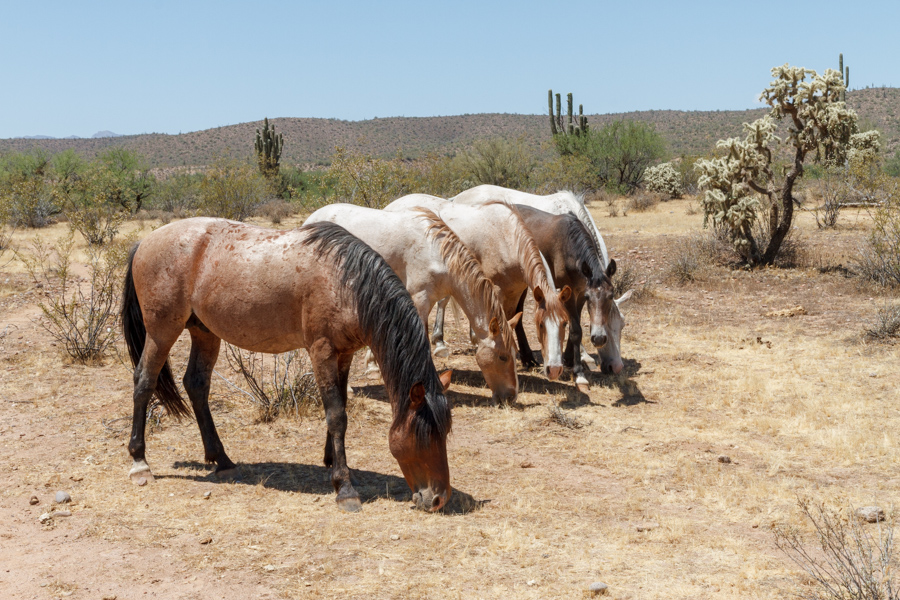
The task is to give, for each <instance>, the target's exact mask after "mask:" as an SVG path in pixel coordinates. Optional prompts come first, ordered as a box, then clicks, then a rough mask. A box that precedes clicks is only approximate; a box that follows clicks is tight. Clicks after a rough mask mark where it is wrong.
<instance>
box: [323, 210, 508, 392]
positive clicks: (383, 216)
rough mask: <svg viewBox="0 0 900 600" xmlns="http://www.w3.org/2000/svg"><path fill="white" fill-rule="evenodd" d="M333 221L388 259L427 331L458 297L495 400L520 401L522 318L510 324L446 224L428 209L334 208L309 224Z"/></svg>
mask: <svg viewBox="0 0 900 600" xmlns="http://www.w3.org/2000/svg"><path fill="white" fill-rule="evenodd" d="M328 221H330V222H332V223H337V224H338V225H340V226H342V227H344V228H345V229H347V231H349V232H350V233H352V234H353V235H355V236H356V237H358V238H359V239H360V240H362V241H363V242H365V243H366V244H368V245H369V246H370V247H371V248H372V249H373V250H375V251H376V252H378V253H379V254H380V255H381V256H382V257H383V258H384V260H385V261H387V263H388V264H389V265H390V266H391V268H392V269H393V270H394V272H395V273H396V274H397V276H398V277H400V280H401V281H403V283H404V284H405V285H406V289H407V291H408V292H409V295H410V296H411V297H412V299H413V304H415V305H416V310H418V311H419V317H421V319H422V322H423V323H424V324H425V328H426V330H427V329H428V315H429V314H430V313H431V308H432V307H433V306H434V304H435V302H437V301H438V300H440V299H441V298H444V297H446V296H448V295H449V296H451V297H453V298H454V299H455V300H456V302H457V303H458V304H459V305H460V307H461V308H462V310H463V312H464V313H465V314H466V317H468V319H469V323H470V324H471V326H472V330H473V331H474V333H475V346H476V351H475V362H477V363H478V366H479V368H481V372H482V373H484V379H485V381H486V382H487V384H488V387H490V388H491V391H492V392H493V398H494V401H504V402H505V401H510V400H514V399H515V397H516V394H517V393H518V378H517V375H516V361H515V355H516V354H515V352H516V351H515V343H514V340H513V328H514V327H515V326H516V324H517V323H518V322H519V319H520V318H521V316H522V315H520V314H519V315H516V316H514V317H513V318H512V319H510V320H509V321H507V319H506V317H505V316H504V313H503V307H502V306H501V304H500V297H499V295H498V294H497V293H496V291H495V290H494V286H493V285H492V284H491V282H490V281H489V280H488V279H487V277H485V275H484V273H483V272H482V270H481V265H480V264H478V261H477V260H476V259H475V257H474V256H473V255H472V253H471V252H469V249H468V248H466V246H465V245H464V244H463V243H462V242H461V241H460V240H459V238H458V237H457V236H456V234H454V233H453V231H451V230H450V228H449V227H447V224H446V223H444V222H443V221H442V220H441V219H440V218H439V217H438V216H437V215H435V214H434V213H433V212H431V211H429V210H421V211H411V212H384V211H381V210H374V209H371V208H365V207H362V206H354V205H352V204H329V205H328V206H325V207H323V208H320V209H319V210H317V211H316V212H314V213H313V214H312V215H310V217H309V218H308V219H307V220H306V224H310V223H319V222H328ZM442 350H443V351H445V352H448V351H447V347H446V346H445V345H443V343H441V344H440V345H438V347H437V349H436V350H435V354H436V355H438V356H440V355H441V353H442ZM444 356H446V354H444ZM510 358H512V360H510Z"/></svg>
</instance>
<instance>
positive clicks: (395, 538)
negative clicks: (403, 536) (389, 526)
mask: <svg viewBox="0 0 900 600" xmlns="http://www.w3.org/2000/svg"><path fill="white" fill-rule="evenodd" d="M391 539H392V540H394V541H395V542H396V541H397V540H399V539H400V536H399V535H397V534H396V533H395V534H394V535H392V536H391Z"/></svg>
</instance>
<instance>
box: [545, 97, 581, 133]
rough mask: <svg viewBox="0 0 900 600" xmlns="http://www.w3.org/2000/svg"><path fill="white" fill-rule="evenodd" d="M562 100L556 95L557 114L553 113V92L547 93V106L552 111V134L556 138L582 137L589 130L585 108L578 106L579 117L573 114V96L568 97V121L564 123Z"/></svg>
mask: <svg viewBox="0 0 900 600" xmlns="http://www.w3.org/2000/svg"><path fill="white" fill-rule="evenodd" d="M561 100H562V99H561V98H560V95H559V94H556V114H555V115H554V113H553V90H549V91H548V92H547V105H548V107H549V109H550V132H551V133H552V134H553V135H554V136H556V135H559V134H563V135H582V134H583V133H586V132H587V130H588V122H587V117H586V116H584V106H582V105H581V104H579V105H578V117H577V118H575V117H574V115H573V114H572V94H571V93H569V94H567V95H566V104H567V111H566V120H565V121H563V116H562V106H561V105H562V101H561Z"/></svg>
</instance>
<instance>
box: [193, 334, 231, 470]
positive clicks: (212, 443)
mask: <svg viewBox="0 0 900 600" xmlns="http://www.w3.org/2000/svg"><path fill="white" fill-rule="evenodd" d="M188 331H189V332H190V334H191V357H190V359H189V360H188V365H187V370H186V371H185V373H184V379H183V380H182V382H183V383H184V389H185V390H186V391H187V394H188V397H189V398H190V399H191V406H193V408H194V416H196V417H197V425H198V426H199V427H200V437H201V438H202V439H203V451H204V454H205V458H206V462H208V463H212V462H214V463H216V475H217V476H218V477H219V478H221V479H227V478H231V477H234V476H236V475H237V474H238V473H237V465H235V464H234V463H233V462H231V459H230V458H228V455H227V454H225V447H224V446H223V445H222V441H221V440H220V439H219V434H218V433H217V432H216V425H215V423H213V418H212V414H211V413H210V411H209V384H210V380H211V379H212V373H213V368H214V367H215V366H216V359H217V358H218V357H219V348H220V347H221V345H222V340H220V339H219V338H218V337H217V336H216V335H214V334H212V333H210V332H209V331H208V330H206V328H205V327H190V328H188Z"/></svg>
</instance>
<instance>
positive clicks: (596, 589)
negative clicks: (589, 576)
mask: <svg viewBox="0 0 900 600" xmlns="http://www.w3.org/2000/svg"><path fill="white" fill-rule="evenodd" d="M588 590H589V591H590V592H591V594H592V595H594V596H605V595H606V594H607V592H609V586H608V585H606V584H605V583H603V582H602V581H595V582H594V583H592V584H591V587H589V588H588Z"/></svg>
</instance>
